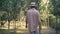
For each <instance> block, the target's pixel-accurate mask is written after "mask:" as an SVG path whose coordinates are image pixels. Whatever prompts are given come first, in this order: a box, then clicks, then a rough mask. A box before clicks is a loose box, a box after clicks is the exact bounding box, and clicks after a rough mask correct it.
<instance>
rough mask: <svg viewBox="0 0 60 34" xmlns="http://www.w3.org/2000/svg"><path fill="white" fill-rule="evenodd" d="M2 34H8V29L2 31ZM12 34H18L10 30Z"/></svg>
mask: <svg viewBox="0 0 60 34" xmlns="http://www.w3.org/2000/svg"><path fill="white" fill-rule="evenodd" d="M0 34H8V29H0ZM10 34H16V32H14V29H11V30H10Z"/></svg>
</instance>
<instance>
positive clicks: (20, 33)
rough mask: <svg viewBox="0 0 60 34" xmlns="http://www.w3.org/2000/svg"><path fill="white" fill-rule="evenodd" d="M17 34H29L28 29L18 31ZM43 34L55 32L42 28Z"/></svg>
mask: <svg viewBox="0 0 60 34" xmlns="http://www.w3.org/2000/svg"><path fill="white" fill-rule="evenodd" d="M17 33H18V34H29V32H28V30H27V29H26V28H21V29H17ZM38 33H39V32H38ZM41 34H55V30H54V29H52V28H50V27H45V26H42V30H41Z"/></svg>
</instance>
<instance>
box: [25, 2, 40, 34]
mask: <svg viewBox="0 0 60 34" xmlns="http://www.w3.org/2000/svg"><path fill="white" fill-rule="evenodd" d="M30 7H31V8H30V9H29V10H28V12H27V14H26V27H27V24H28V30H29V32H30V34H37V26H38V24H39V25H41V24H40V15H39V11H38V10H36V5H35V2H31V5H30ZM39 28H41V26H39ZM39 31H40V30H39Z"/></svg>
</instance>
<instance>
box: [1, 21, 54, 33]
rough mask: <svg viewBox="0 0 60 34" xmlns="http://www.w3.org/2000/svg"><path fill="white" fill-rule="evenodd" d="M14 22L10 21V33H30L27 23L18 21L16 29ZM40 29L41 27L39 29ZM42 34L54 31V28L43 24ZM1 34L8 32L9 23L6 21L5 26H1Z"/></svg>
mask: <svg viewBox="0 0 60 34" xmlns="http://www.w3.org/2000/svg"><path fill="white" fill-rule="evenodd" d="M14 24H15V23H13V22H11V23H10V34H29V31H28V29H27V28H25V23H19V22H17V23H16V29H14ZM38 31H39V29H38ZM41 33H42V34H48V33H51V34H52V33H54V30H52V29H50V28H47V27H46V26H42V31H41ZM0 34H8V23H5V25H4V27H0Z"/></svg>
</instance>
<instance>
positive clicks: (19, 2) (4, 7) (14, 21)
mask: <svg viewBox="0 0 60 34" xmlns="http://www.w3.org/2000/svg"><path fill="white" fill-rule="evenodd" d="M32 1H33V2H36V5H37V10H39V12H40V18H41V28H42V29H41V33H42V34H59V32H60V0H0V34H28V33H29V32H28V28H25V25H26V12H27V10H28V9H29V8H30V7H29V5H30V3H31V2H32ZM38 30H39V29H38ZM38 33H39V31H38Z"/></svg>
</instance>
